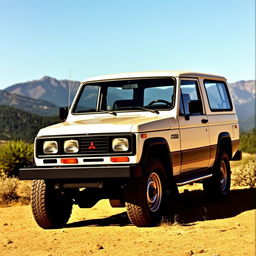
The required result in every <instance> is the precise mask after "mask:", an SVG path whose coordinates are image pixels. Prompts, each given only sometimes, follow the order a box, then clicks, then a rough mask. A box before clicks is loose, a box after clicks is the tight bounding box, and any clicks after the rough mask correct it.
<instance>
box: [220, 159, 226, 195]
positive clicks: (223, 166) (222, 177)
mask: <svg viewBox="0 0 256 256" xmlns="http://www.w3.org/2000/svg"><path fill="white" fill-rule="evenodd" d="M227 180H228V173H227V166H226V163H225V161H224V160H222V161H221V163H220V185H221V190H222V191H225V189H226V187H227Z"/></svg>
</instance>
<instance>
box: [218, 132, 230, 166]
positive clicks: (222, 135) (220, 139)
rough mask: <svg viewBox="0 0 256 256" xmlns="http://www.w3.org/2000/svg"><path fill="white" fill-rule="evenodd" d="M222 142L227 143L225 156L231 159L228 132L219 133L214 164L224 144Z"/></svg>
mask: <svg viewBox="0 0 256 256" xmlns="http://www.w3.org/2000/svg"><path fill="white" fill-rule="evenodd" d="M224 141H228V144H229V146H230V147H229V148H228V149H227V154H228V156H229V158H230V159H231V158H232V143H231V136H230V134H229V133H228V132H221V133H220V134H219V136H218V143H217V150H216V156H215V162H216V160H217V158H218V156H219V154H220V151H221V145H222V144H224Z"/></svg>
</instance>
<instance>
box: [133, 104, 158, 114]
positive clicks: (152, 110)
mask: <svg viewBox="0 0 256 256" xmlns="http://www.w3.org/2000/svg"><path fill="white" fill-rule="evenodd" d="M131 108H137V109H141V110H145V111H149V112H151V113H155V114H159V111H158V110H156V109H151V108H145V107H141V106H132V107H131Z"/></svg>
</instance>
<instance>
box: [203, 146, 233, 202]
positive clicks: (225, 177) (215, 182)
mask: <svg viewBox="0 0 256 256" xmlns="http://www.w3.org/2000/svg"><path fill="white" fill-rule="evenodd" d="M230 180H231V171H230V164H229V156H228V155H227V153H226V152H225V151H223V152H221V153H220V154H219V157H218V159H217V161H216V163H215V165H214V166H213V176H212V177H211V178H210V179H207V180H205V181H204V182H203V187H204V191H205V194H206V197H207V198H209V199H216V200H222V199H225V198H226V197H227V196H228V194H229V191H230Z"/></svg>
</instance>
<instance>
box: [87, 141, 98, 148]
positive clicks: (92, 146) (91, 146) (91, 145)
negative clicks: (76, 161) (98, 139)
mask: <svg viewBox="0 0 256 256" xmlns="http://www.w3.org/2000/svg"><path fill="white" fill-rule="evenodd" d="M88 149H96V147H95V146H94V142H93V141H91V142H90V146H89V147H88Z"/></svg>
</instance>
